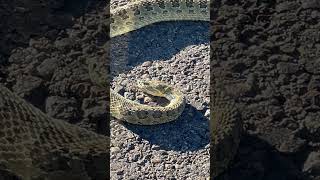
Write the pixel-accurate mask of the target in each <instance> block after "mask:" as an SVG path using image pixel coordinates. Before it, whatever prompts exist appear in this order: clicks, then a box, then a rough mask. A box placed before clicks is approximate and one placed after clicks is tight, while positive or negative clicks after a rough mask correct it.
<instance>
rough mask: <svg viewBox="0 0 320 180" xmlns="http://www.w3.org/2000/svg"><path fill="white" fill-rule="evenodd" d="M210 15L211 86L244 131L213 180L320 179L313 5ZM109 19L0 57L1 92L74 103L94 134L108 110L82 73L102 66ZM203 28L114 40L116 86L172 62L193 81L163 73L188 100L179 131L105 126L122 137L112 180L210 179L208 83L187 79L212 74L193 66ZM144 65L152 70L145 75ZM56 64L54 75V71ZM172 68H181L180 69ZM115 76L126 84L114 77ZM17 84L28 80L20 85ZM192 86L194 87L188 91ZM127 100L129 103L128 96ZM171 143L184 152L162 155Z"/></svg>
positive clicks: (230, 4)
mask: <svg viewBox="0 0 320 180" xmlns="http://www.w3.org/2000/svg"><path fill="white" fill-rule="evenodd" d="M100 6H101V5H100ZM100 6H98V5H97V7H100ZM213 7H214V13H212V18H213V19H214V22H213V24H212V27H211V33H210V34H211V40H212V43H211V53H212V55H213V57H214V59H212V61H211V67H210V68H211V69H212V72H213V73H214V74H215V75H216V76H223V79H224V82H225V84H226V85H225V89H226V91H227V92H228V93H229V94H230V95H232V96H233V97H234V99H235V100H236V101H237V105H238V106H239V108H240V109H241V113H242V117H243V120H244V126H245V131H244V136H243V138H242V139H241V144H240V149H239V152H238V155H237V157H236V159H235V160H234V163H233V165H232V166H231V167H230V168H229V169H228V171H227V172H225V173H224V174H222V175H221V177H219V178H221V179H228V180H231V179H232V180H233V179H237V180H238V179H239V180H242V179H243V180H248V179H254V180H273V179H285V180H291V179H303V180H304V179H312V180H313V179H319V178H320V175H319V174H317V173H315V172H318V171H314V170H316V169H317V163H316V161H315V160H316V158H314V157H317V156H314V155H313V153H315V152H317V151H318V149H319V148H320V136H319V122H320V121H319V107H320V106H319V91H320V71H319V70H320V69H319V63H320V44H319V39H320V38H319V28H320V24H319V21H318V19H319V18H320V12H319V3H318V1H315V0H306V1H300V0H289V1H282V0H274V1H261V0H250V1H247V0H246V1H245V0H243V1H242V0H241V1H237V2H235V1H232V0H223V1H215V3H214V4H213ZM105 18H106V15H105V14H104V13H103V12H102V11H93V12H92V11H90V12H88V13H86V14H85V15H84V17H82V18H79V19H78V20H76V22H75V23H74V26H73V27H71V28H69V29H67V30H61V31H58V33H57V36H55V37H57V38H54V39H50V38H42V39H36V40H34V39H33V40H31V41H25V42H23V44H27V45H29V44H30V45H29V46H28V47H27V48H23V49H16V50H14V51H13V52H9V51H6V55H0V62H2V63H1V65H0V69H1V71H0V82H5V83H7V85H8V86H11V87H13V89H14V91H15V92H17V93H18V94H20V95H21V96H22V97H25V98H26V99H27V100H29V101H30V102H31V103H33V104H34V105H36V106H37V107H39V108H40V109H42V110H45V109H46V106H45V103H46V99H47V98H48V97H50V96H54V97H56V96H61V97H69V96H70V97H74V99H76V101H77V102H78V103H77V104H73V103H72V104H73V105H74V106H73V107H72V108H73V109H76V110H77V113H75V114H74V115H77V116H79V117H80V119H79V122H78V124H79V125H81V126H83V127H88V128H93V129H94V128H95V122H98V121H99V119H101V118H104V117H105V116H106V114H107V112H106V110H105V109H104V108H103V107H104V106H105V103H106V102H105V101H104V99H103V97H102V98H98V97H99V96H101V95H103V93H104V91H103V90H101V89H99V88H98V87H95V86H92V84H91V83H90V81H89V80H88V77H87V74H86V73H87V69H86V67H85V66H83V64H82V63H83V62H84V61H85V60H86V59H91V58H94V57H95V58H100V59H103V58H104V57H105V56H106V54H105V53H104V50H103V48H102V47H104V46H103V45H104V43H105V42H106V40H105V39H104V38H103V37H104V31H103V29H104V28H103V27H104V23H105V22H106V19H105ZM207 28H208V25H207V24H203V23H189V22H188V23H187V22H181V23H171V22H170V23H161V24H159V25H154V26H150V27H146V28H144V29H141V30H140V31H137V32H132V33H130V35H127V36H123V37H119V38H118V39H116V40H111V45H112V46H111V51H112V54H111V56H112V60H113V62H112V67H111V70H112V71H113V72H114V73H113V74H114V77H116V79H120V78H121V76H124V77H122V78H125V77H126V76H128V75H130V74H132V79H133V77H137V75H143V74H139V73H140V72H139V69H140V70H143V71H145V70H146V69H152V70H150V74H151V75H149V76H150V77H153V76H154V75H156V74H161V73H162V72H163V71H161V68H162V69H165V68H167V65H168V64H169V63H170V62H171V63H173V62H183V63H182V64H181V67H182V68H181V69H180V70H179V71H186V72H189V73H190V75H189V74H186V75H182V74H181V75H180V76H177V77H178V78H182V79H183V78H184V77H187V78H188V79H187V81H186V82H185V83H186V84H183V83H184V82H181V81H180V80H179V79H177V80H176V81H173V79H174V78H176V77H174V76H173V77H170V73H174V72H170V71H169V70H168V73H167V74H168V75H167V77H165V76H164V79H165V80H168V81H171V79H172V82H178V83H181V84H183V89H184V88H185V89H184V91H185V92H186V95H187V96H188V99H189V103H190V106H189V107H187V109H186V111H185V114H184V117H186V118H182V119H180V122H183V123H180V126H178V125H176V124H175V123H178V122H174V123H173V124H171V126H170V127H169V125H168V126H164V127H152V128H149V129H148V128H147V129H145V128H144V127H135V126H133V127H132V126H130V125H122V124H119V123H116V122H114V121H112V122H111V126H112V132H111V133H112V136H113V137H115V136H117V137H119V138H118V139H115V140H117V141H118V142H117V143H118V144H115V143H114V144H112V145H113V147H112V148H111V151H112V153H111V161H113V163H112V165H113V168H114V169H117V170H115V171H114V172H112V177H115V179H116V178H119V179H120V177H127V176H128V175H129V174H130V173H132V172H134V173H133V175H134V176H133V179H139V178H140V177H143V178H145V179H147V178H149V179H152V178H154V177H157V176H159V177H160V174H163V177H160V178H159V179H161V178H163V179H165V177H166V178H167V179H169V177H171V178H172V179H174V178H175V179H179V178H180V177H190V179H195V177H201V176H202V175H207V173H208V169H209V153H208V150H209V146H208V143H209V142H208V135H207V134H208V129H207V128H208V126H207V120H206V118H207V117H208V115H209V110H208V105H207V104H205V103H203V102H208V100H206V99H205V98H206V97H207V94H206V92H207V91H206V90H205V89H207V88H208V87H206V86H207V85H206V82H202V79H201V78H203V79H206V77H201V76H205V73H192V72H195V71H193V68H199V69H205V68H201V67H206V66H207V65H208V64H205V61H203V60H202V61H198V59H200V58H199V57H202V56H204V55H206V54H207V53H208V52H207V51H208V50H204V49H206V48H208V45H207V44H206V43H208V40H207V34H206V33H204V32H205V30H206V29H207ZM1 29H2V28H1ZM129 40H130V41H129ZM70 42H75V43H70ZM129 42H130V43H129ZM120 47H123V48H120ZM127 48H128V49H129V51H126V49H127ZM2 51H3V50H2ZM196 54H198V55H196ZM8 56H10V58H8ZM195 56H199V57H195ZM192 58H195V59H196V62H192ZM154 60H159V61H154ZM31 61H32V62H35V63H30V62H31ZM145 61H150V62H148V63H145V64H144V65H143V66H144V67H142V64H143V62H145ZM184 61H185V62H184ZM55 62H61V63H62V64H59V63H55ZM207 63H208V62H207ZM46 64H48V65H46ZM52 64H54V66H57V68H54V69H55V70H52V68H53V67H51V65H52ZM156 64H160V65H162V66H163V67H157V65H156ZM173 66H175V65H173ZM176 66H177V67H175V68H179V67H180V66H179V63H178V64H176ZM134 67H135V69H134ZM183 68H185V69H183ZM199 69H198V70H199ZM129 70H131V71H130V72H128V71H129ZM119 71H122V72H125V75H119V73H116V72H119ZM204 72H206V70H205V71H204ZM133 73H136V74H133ZM153 73H154V74H153ZM21 74H24V76H22V77H19V76H20V75H21ZM146 74H149V71H148V72H147V73H146ZM193 74H196V75H194V77H192V75H193ZM164 75H166V74H164ZM144 77H145V78H147V75H145V76H144ZM189 78H190V79H189ZM192 78H195V79H193V80H194V81H196V82H197V83H195V84H193V83H191V82H193V81H192ZM197 78H200V79H199V80H198V79H197ZM116 79H115V80H116ZM123 83H125V84H127V83H134V81H129V82H123ZM178 83H177V86H180V85H179V84H178ZM197 85H199V86H197ZM194 86H195V87H194ZM120 89H121V88H120ZM122 91H124V90H122ZM35 92H37V94H35ZM35 95H37V96H35ZM127 95H128V96H132V98H134V94H133V93H132V94H130V92H129V94H128V93H127ZM35 97H37V98H35ZM139 98H141V99H142V97H139ZM139 98H138V99H139ZM71 119H72V118H71ZM67 120H70V119H67ZM185 121H186V122H187V123H184V122H185ZM181 124H182V125H183V126H182V127H181ZM183 132H184V134H183ZM161 133H163V134H161ZM180 137H182V138H180ZM190 137H192V138H190ZM112 141H113V140H112ZM168 141H170V142H174V141H177V142H179V143H181V144H180V145H181V147H175V146H173V147H171V146H169V147H166V146H168V145H170V143H169V142H168ZM179 143H176V145H177V144H179ZM184 143H186V144H184ZM163 145H165V146H163ZM192 148H194V149H192ZM185 149H186V150H189V151H186V150H185ZM195 149H196V150H195ZM190 151H191V152H190ZM308 157H309V158H308ZM182 158H186V160H183V159H182ZM195 158H198V159H197V160H196V159H195ZM308 159H310V160H308ZM117 160H118V161H117ZM120 160H121V161H120ZM193 161H195V163H192V162H193ZM162 172H165V173H162ZM185 172H186V174H184V173H185ZM203 172H204V173H203Z"/></svg>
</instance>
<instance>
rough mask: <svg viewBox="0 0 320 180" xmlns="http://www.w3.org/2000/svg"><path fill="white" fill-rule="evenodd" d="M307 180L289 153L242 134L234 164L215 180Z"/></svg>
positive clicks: (259, 139)
mask: <svg viewBox="0 0 320 180" xmlns="http://www.w3.org/2000/svg"><path fill="white" fill-rule="evenodd" d="M233 179H237V180H274V179H277V180H309V179H308V178H307V177H306V176H305V175H304V174H303V173H301V171H300V167H297V166H296V165H295V163H294V162H293V161H292V158H290V157H289V155H286V154H283V153H281V152H279V151H277V150H276V149H275V148H274V147H272V146H271V145H270V144H269V143H268V142H266V141H265V140H263V139H261V138H259V137H257V136H253V135H248V134H244V135H243V136H242V138H241V142H240V147H239V150H238V153H237V155H236V157H235V159H234V164H232V165H231V167H230V168H229V169H228V170H227V171H226V172H225V173H223V174H221V175H220V176H219V177H217V178H216V180H233Z"/></svg>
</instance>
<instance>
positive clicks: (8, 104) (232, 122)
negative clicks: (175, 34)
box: [0, 0, 241, 179]
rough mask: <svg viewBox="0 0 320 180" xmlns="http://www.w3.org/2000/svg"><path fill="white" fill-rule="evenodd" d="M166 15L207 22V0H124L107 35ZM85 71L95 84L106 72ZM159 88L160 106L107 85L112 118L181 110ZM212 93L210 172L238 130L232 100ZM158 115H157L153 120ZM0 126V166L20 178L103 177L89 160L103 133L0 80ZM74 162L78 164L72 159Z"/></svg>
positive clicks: (226, 159) (226, 157) (179, 101)
mask: <svg viewBox="0 0 320 180" xmlns="http://www.w3.org/2000/svg"><path fill="white" fill-rule="evenodd" d="M171 20H201V21H209V1H207V0H153V1H138V0H137V1H130V2H129V3H128V4H126V5H123V6H119V7H117V8H114V9H111V29H110V37H116V36H119V35H121V34H124V33H127V32H130V31H133V30H136V29H139V28H141V27H144V26H147V25H149V24H152V23H155V22H161V21H171ZM88 70H89V74H90V77H91V80H92V81H93V82H95V83H97V84H103V82H104V83H105V82H107V81H105V79H106V78H107V77H106V74H105V73H104V72H101V67H99V66H97V64H95V63H93V62H88ZM156 84H161V83H160V82H156ZM152 87H153V86H152ZM163 87H168V88H169V89H170V92H173V93H166V95H167V98H169V99H170V100H171V102H172V103H170V104H169V105H168V106H167V107H163V108H161V109H159V108H158V109H157V108H151V107H148V106H145V105H138V104H136V103H132V102H131V101H129V100H127V99H124V98H123V97H122V96H120V95H119V94H117V93H116V92H115V91H113V90H110V97H111V98H110V99H111V102H110V104H111V113H112V114H113V116H115V117H118V118H121V119H123V120H127V121H129V122H131V123H136V124H147V125H151V124H159V123H164V122H168V121H171V120H174V119H176V118H177V117H178V116H179V115H180V114H181V112H182V111H183V108H184V104H185V99H184V97H183V95H182V94H181V93H180V92H179V91H178V90H174V89H173V88H172V87H170V86H163ZM216 92H218V91H217V90H214V91H212V93H211V99H210V100H211V107H210V108H211V109H213V111H212V112H211V117H210V119H211V122H210V130H211V145H212V146H211V149H210V154H211V163H212V164H211V173H210V174H211V176H212V177H213V176H216V175H218V174H219V173H221V172H222V171H223V170H225V169H226V168H227V167H228V165H229V163H230V161H231V159H232V158H233V156H234V155H235V152H236V150H237V147H238V144H239V139H240V133H241V123H240V120H239V119H238V117H239V116H238V113H237V111H236V108H235V106H234V103H233V102H232V101H230V99H227V98H225V96H224V95H223V93H216ZM170 97H171V98H170ZM120 107H121V109H120ZM123 107H125V108H123ZM156 110H157V112H156ZM169 110H171V111H172V112H173V113H172V114H173V115H168V114H171V113H168V112H169ZM142 111H144V113H145V112H148V114H151V116H152V117H151V116H149V115H147V116H142V115H141V112H142ZM139 113H140V114H139ZM164 114H166V115H164ZM159 115H160V116H161V117H162V118H158V119H154V117H155V116H159ZM132 117H133V118H132ZM139 117H140V118H139ZM141 117H142V118H141ZM130 118H131V120H130ZM0 126H1V130H0V168H1V169H4V170H6V171H8V172H13V173H15V174H17V175H19V176H21V177H23V178H24V179H33V178H34V177H36V178H38V179H39V178H40V179H41V177H47V178H48V179H50V177H51V179H60V178H75V179H89V177H91V178H93V179H101V177H105V173H106V171H105V168H106V167H101V171H100V169H95V168H98V166H97V165H95V164H93V165H90V164H91V163H92V162H93V161H94V160H93V159H94V157H95V155H97V156H99V157H101V156H102V157H105V156H103V155H104V154H106V152H107V149H108V147H109V146H108V140H107V139H106V137H104V136H100V135H97V134H95V133H93V132H89V131H87V130H85V129H82V128H79V127H76V126H74V125H71V124H68V123H65V122H62V121H59V120H56V119H53V118H50V117H48V116H46V115H45V114H44V113H42V112H41V111H40V110H38V109H37V108H35V107H33V106H32V105H30V104H29V103H27V102H26V101H24V100H23V99H21V98H20V97H18V96H16V95H14V94H13V93H12V92H10V91H9V90H8V89H7V88H5V87H3V86H1V85H0ZM91 156H93V157H91ZM84 157H85V158H84ZM88 157H89V158H88ZM57 159H58V160H57ZM60 159H64V160H65V161H66V162H65V164H66V165H67V166H70V167H68V168H69V171H68V172H64V171H62V170H60V168H59V167H57V166H58V165H57V164H58V163H57V161H59V160H60ZM88 159H91V161H88ZM79 161H81V162H82V165H79V164H78V162H79ZM106 162H107V161H106ZM53 164H55V165H53ZM68 168H67V169H68ZM88 169H91V170H92V169H94V170H93V171H94V172H95V173H94V174H92V173H88V172H87V171H86V170H88Z"/></svg>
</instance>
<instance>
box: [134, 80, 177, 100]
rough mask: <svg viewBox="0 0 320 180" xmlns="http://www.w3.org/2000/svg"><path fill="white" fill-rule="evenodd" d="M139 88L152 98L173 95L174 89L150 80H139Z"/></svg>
mask: <svg viewBox="0 0 320 180" xmlns="http://www.w3.org/2000/svg"><path fill="white" fill-rule="evenodd" d="M137 87H138V89H139V90H140V91H142V92H144V93H147V94H150V95H152V96H159V97H165V96H166V95H168V94H171V93H172V90H173V89H172V87H171V86H169V85H168V84H165V83H164V82H161V81H156V80H150V81H144V80H138V81H137Z"/></svg>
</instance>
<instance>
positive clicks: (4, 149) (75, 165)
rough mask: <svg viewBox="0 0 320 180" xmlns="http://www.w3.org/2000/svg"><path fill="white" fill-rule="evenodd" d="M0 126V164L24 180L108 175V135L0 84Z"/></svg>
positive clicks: (85, 177) (98, 177) (95, 177)
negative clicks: (46, 110) (50, 112)
mask: <svg viewBox="0 0 320 180" xmlns="http://www.w3.org/2000/svg"><path fill="white" fill-rule="evenodd" d="M0 127H1V129H0V167H1V169H2V170H5V171H7V172H8V173H11V174H15V175H16V176H17V177H19V178H21V179H23V180H31V179H39V180H40V179H48V180H49V179H52V180H53V179H79V180H80V179H83V180H85V179H101V180H102V179H103V178H106V177H108V176H107V170H106V169H107V162H108V161H107V159H108V157H109V156H108V153H109V151H108V149H109V140H108V139H107V137H105V136H102V135H98V134H96V133H94V132H91V131H88V130H86V129H83V128H80V127H78V126H75V125H72V124H69V123H67V122H64V121H62V120H57V119H53V118H50V117H48V116H47V115H45V114H44V113H42V111H40V110H39V109H37V108H35V107H34V106H32V105H31V104H30V103H27V102H26V101H25V100H23V99H22V98H20V97H19V96H17V95H15V94H13V93H12V92H11V91H10V90H8V89H7V88H5V87H4V86H1V85H0ZM99 159H100V160H99ZM103 159H104V160H103ZM101 160H103V161H104V163H101V164H104V165H105V166H102V167H101V166H100V167H99V166H97V165H96V162H95V161H101ZM99 168H100V169H99ZM62 169H69V171H63V170H62ZM88 169H90V170H91V171H92V172H94V174H92V173H90V172H88V171H87V170H88ZM102 177H103V178H102ZM0 179H1V176H0Z"/></svg>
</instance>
